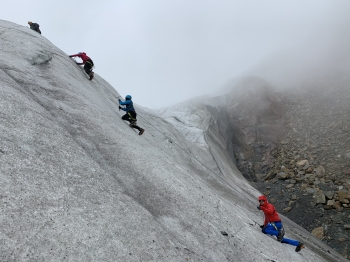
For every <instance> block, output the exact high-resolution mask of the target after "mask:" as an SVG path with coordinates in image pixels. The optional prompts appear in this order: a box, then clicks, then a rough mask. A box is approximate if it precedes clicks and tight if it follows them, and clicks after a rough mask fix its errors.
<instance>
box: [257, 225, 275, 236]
mask: <svg viewBox="0 0 350 262" xmlns="http://www.w3.org/2000/svg"><path fill="white" fill-rule="evenodd" d="M261 231H262V232H263V233H264V234H268V235H272V236H276V237H277V236H278V230H276V229H275V227H274V226H273V225H271V224H267V225H266V226H264V227H263V229H262V230H261Z"/></svg>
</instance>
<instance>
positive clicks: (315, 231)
mask: <svg viewBox="0 0 350 262" xmlns="http://www.w3.org/2000/svg"><path fill="white" fill-rule="evenodd" d="M311 234H312V235H313V236H315V237H317V238H318V239H322V238H323V237H324V231H323V227H316V228H315V229H313V230H312V231H311Z"/></svg>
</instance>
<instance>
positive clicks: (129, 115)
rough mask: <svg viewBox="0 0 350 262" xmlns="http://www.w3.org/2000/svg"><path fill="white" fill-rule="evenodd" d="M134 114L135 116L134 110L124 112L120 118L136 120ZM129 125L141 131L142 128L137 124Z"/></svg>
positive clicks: (130, 120)
mask: <svg viewBox="0 0 350 262" xmlns="http://www.w3.org/2000/svg"><path fill="white" fill-rule="evenodd" d="M136 116H137V114H136V112H135V111H129V113H126V114H125V115H123V116H122V119H123V120H126V121H129V122H132V121H136V120H137V119H136ZM131 127H132V128H135V129H137V130H139V131H141V129H142V128H141V127H139V126H137V125H132V126H131Z"/></svg>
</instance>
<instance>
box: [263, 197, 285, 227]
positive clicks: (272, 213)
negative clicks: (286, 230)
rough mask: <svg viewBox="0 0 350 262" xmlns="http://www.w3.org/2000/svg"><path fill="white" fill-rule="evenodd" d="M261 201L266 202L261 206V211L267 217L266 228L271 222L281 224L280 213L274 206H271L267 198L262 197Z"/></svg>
mask: <svg viewBox="0 0 350 262" xmlns="http://www.w3.org/2000/svg"><path fill="white" fill-rule="evenodd" d="M259 200H264V202H262V203H260V206H259V208H260V210H262V211H263V212H264V215H265V221H264V226H266V225H267V224H268V223H271V222H281V219H280V217H279V216H278V213H277V211H276V209H275V207H274V205H272V204H270V203H269V202H268V201H267V197H266V196H260V197H259Z"/></svg>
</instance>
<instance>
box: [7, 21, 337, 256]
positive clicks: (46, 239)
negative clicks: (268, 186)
mask: <svg viewBox="0 0 350 262" xmlns="http://www.w3.org/2000/svg"><path fill="white" fill-rule="evenodd" d="M0 37H1V42H0V47H1V51H0V52H1V57H2V59H1V61H0V75H1V80H0V99H1V101H2V103H1V111H0V112H1V114H0V158H1V166H0V199H1V202H0V209H1V213H0V228H1V230H0V242H1V245H0V260H1V261H33V260H35V261H63V260H68V261H165V260H167V261H342V258H341V257H340V256H339V255H338V254H337V253H335V252H334V251H333V250H330V249H329V248H328V247H327V246H325V245H324V244H322V243H321V242H319V241H317V240H316V239H314V238H313V237H311V236H310V235H309V234H308V233H307V232H305V231H304V230H302V229H301V228H298V227H297V226H296V225H294V224H293V223H292V222H290V221H288V220H287V219H285V224H286V228H287V235H288V236H289V237H291V238H298V239H301V240H302V241H307V246H308V248H307V249H305V250H303V251H302V252H300V253H296V252H295V251H294V247H291V246H287V245H281V244H280V243H277V242H276V240H274V239H272V238H270V237H268V236H266V235H263V234H262V233H261V232H260V228H259V227H257V226H256V225H255V221H256V222H261V221H262V215H261V213H260V212H259V211H258V210H257V209H256V207H255V203H254V202H253V201H255V199H256V196H257V195H259V194H260V193H259V192H257V191H256V190H255V189H253V188H252V187H251V186H250V185H249V183H248V182H246V181H245V180H244V179H243V177H242V176H241V174H240V173H239V172H238V171H237V170H236V169H235V168H234V166H233V165H232V164H231V163H229V162H228V161H227V160H226V159H225V158H221V159H216V156H214V157H212V156H211V155H210V154H209V153H208V150H207V149H205V148H201V147H198V146H196V145H195V144H194V143H191V142H189V141H188V140H187V139H186V138H185V137H184V136H183V135H182V134H181V133H180V132H179V131H178V130H177V129H176V128H174V127H173V126H172V125H171V124H170V123H168V122H167V121H166V120H165V119H163V118H161V117H159V116H158V115H156V113H154V112H152V111H150V110H146V109H145V110H142V109H140V108H139V107H137V106H136V109H137V112H138V113H139V116H140V117H139V121H138V122H139V125H140V126H141V127H144V128H145V129H146V132H145V134H144V135H142V136H138V135H137V133H135V132H134V131H133V130H132V129H131V128H130V127H129V126H128V125H127V124H126V123H124V122H123V121H122V120H121V119H120V117H121V112H119V111H118V110H117V108H118V106H117V97H118V96H119V94H118V93H117V92H116V91H115V90H114V89H113V87H111V86H110V85H109V84H108V83H107V82H106V81H104V80H103V79H102V78H101V77H99V76H98V75H97V74H95V78H94V80H93V81H91V82H90V81H88V80H87V76H86V74H85V73H84V72H83V71H82V70H81V68H79V67H78V66H77V65H76V64H75V63H74V61H72V60H71V59H70V58H69V57H68V56H67V55H66V54H64V53H63V52H62V51H61V50H59V49H58V48H56V47H55V46H54V45H53V44H51V43H50V42H49V41H48V40H47V39H45V38H44V37H43V36H41V35H39V34H37V33H36V32H34V31H32V30H30V29H28V28H25V27H22V26H18V25H15V24H13V23H10V22H6V21H0ZM131 91H132V90H131ZM134 100H135V101H137V98H135V99H134ZM216 151H219V149H216ZM219 160H221V161H219ZM222 172H225V173H222ZM221 231H225V232H227V233H228V235H227V236H225V235H223V234H222V233H221Z"/></svg>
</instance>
